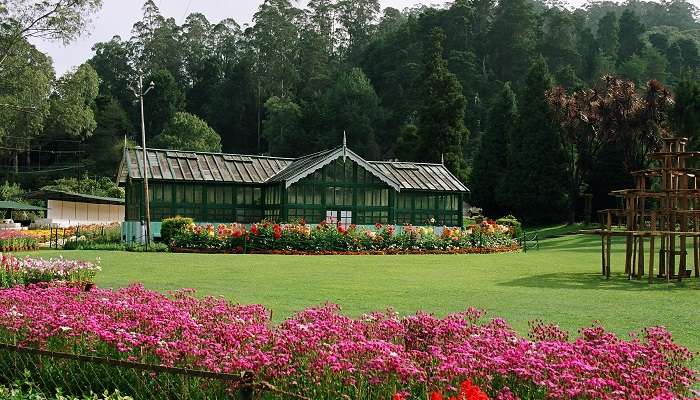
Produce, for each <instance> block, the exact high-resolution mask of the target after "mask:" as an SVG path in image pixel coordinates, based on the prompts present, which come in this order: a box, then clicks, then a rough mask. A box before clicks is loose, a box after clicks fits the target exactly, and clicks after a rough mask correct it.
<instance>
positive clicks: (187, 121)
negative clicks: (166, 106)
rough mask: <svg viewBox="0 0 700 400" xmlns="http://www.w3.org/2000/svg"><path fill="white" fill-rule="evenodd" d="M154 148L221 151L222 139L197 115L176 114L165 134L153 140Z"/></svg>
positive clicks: (164, 130) (167, 126)
mask: <svg viewBox="0 0 700 400" xmlns="http://www.w3.org/2000/svg"><path fill="white" fill-rule="evenodd" d="M151 143H152V146H153V147H159V148H163V149H174V150H192V151H212V152H219V151H221V137H220V136H219V134H218V133H216V132H215V131H214V130H213V129H211V128H210V127H209V125H207V123H206V122H204V121H203V120H202V119H200V118H199V117H197V116H196V115H192V114H189V113H186V112H178V113H175V115H174V116H173V118H172V119H171V120H170V121H169V122H168V124H167V125H166V127H165V129H163V132H162V133H161V134H159V135H158V136H156V137H154V138H153V140H152V142H151Z"/></svg>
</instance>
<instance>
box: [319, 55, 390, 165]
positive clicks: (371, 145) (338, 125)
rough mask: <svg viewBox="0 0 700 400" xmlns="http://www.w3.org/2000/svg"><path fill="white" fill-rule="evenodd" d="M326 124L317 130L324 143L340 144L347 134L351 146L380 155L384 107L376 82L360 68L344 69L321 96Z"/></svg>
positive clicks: (365, 154)
mask: <svg viewBox="0 0 700 400" xmlns="http://www.w3.org/2000/svg"><path fill="white" fill-rule="evenodd" d="M319 101H320V112H321V121H322V125H321V126H320V131H317V132H315V135H314V136H315V137H317V138H319V140H320V143H321V144H323V145H324V147H336V146H338V145H339V144H340V143H341V141H342V138H343V132H345V133H346V135H347V143H348V146H349V147H350V148H352V149H353V150H354V151H356V152H357V153H358V154H360V155H361V156H363V157H365V158H369V159H376V158H378V157H379V155H380V154H379V153H380V152H379V145H378V144H377V140H376V137H377V132H376V130H377V126H381V120H382V118H383V110H382V107H381V105H380V104H379V103H380V102H379V97H378V96H377V94H376V93H375V91H374V87H372V83H371V82H370V81H369V79H368V78H367V76H366V75H365V74H364V73H363V72H362V70H361V69H359V68H353V69H352V70H350V71H348V72H347V73H341V74H340V76H338V78H337V79H336V82H335V84H334V85H333V86H331V87H330V88H329V89H328V90H327V91H326V92H325V93H324V94H323V96H322V97H321V98H320V99H319Z"/></svg>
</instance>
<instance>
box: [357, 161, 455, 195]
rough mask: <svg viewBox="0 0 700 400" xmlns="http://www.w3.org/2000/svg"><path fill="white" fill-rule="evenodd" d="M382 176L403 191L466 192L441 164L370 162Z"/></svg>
mask: <svg viewBox="0 0 700 400" xmlns="http://www.w3.org/2000/svg"><path fill="white" fill-rule="evenodd" d="M369 163H370V164H372V165H374V166H375V167H377V169H378V170H379V171H381V172H382V173H383V174H384V175H387V176H389V177H391V178H392V179H394V180H395V181H397V182H399V183H400V184H401V189H402V190H403V189H405V190H435V191H441V192H468V191H469V189H467V187H466V186H464V184H463V183H462V182H460V180H459V179H457V177H456V176H454V175H453V174H452V173H451V172H450V171H449V170H448V169H447V167H445V166H444V165H442V164H426V163H412V162H404V161H401V162H398V161H370V162H369Z"/></svg>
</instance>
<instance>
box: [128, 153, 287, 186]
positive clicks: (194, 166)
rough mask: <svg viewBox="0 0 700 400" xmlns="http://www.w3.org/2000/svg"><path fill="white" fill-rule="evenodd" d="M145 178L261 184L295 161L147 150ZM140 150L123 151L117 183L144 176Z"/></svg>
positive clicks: (236, 155)
mask: <svg viewBox="0 0 700 400" xmlns="http://www.w3.org/2000/svg"><path fill="white" fill-rule="evenodd" d="M146 161H147V164H148V168H147V169H148V178H149V179H154V180H169V181H194V182H200V181H201V182H235V183H264V182H266V181H267V180H268V179H269V178H271V177H272V176H274V175H276V174H278V173H279V172H280V171H282V170H284V169H285V168H286V167H287V166H289V164H291V163H292V161H294V159H291V158H281V157H265V156H252V155H241V154H223V153H203V152H192V151H175V150H160V149H148V152H147V157H146ZM142 164H143V151H142V150H141V148H140V147H136V148H133V149H128V150H127V151H125V152H124V160H123V162H122V165H121V167H120V171H119V175H118V176H119V182H121V183H124V182H126V180H127V178H132V179H143V171H142V169H143V166H142Z"/></svg>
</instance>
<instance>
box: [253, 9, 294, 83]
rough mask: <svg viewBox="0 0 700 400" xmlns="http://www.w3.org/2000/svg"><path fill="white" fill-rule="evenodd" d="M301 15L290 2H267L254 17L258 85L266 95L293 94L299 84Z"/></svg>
mask: <svg viewBox="0 0 700 400" xmlns="http://www.w3.org/2000/svg"><path fill="white" fill-rule="evenodd" d="M299 14H300V12H299V10H298V9H297V8H294V7H293V6H292V4H291V3H290V2H289V0H264V1H263V3H262V4H261V5H260V7H259V8H258V11H257V12H256V13H255V15H254V16H253V22H254V23H255V25H254V27H253V43H254V46H255V51H256V55H255V56H256V69H257V75H258V82H259V85H260V86H261V87H262V88H263V89H264V92H265V93H266V94H272V95H282V94H284V93H286V92H289V93H292V92H293V89H294V87H295V85H296V83H297V81H298V72H297V70H296V68H295V65H296V62H295V61H296V49H297V41H298V36H299V32H298V27H297V25H296V23H295V22H296V19H297V18H298V17H299Z"/></svg>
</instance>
